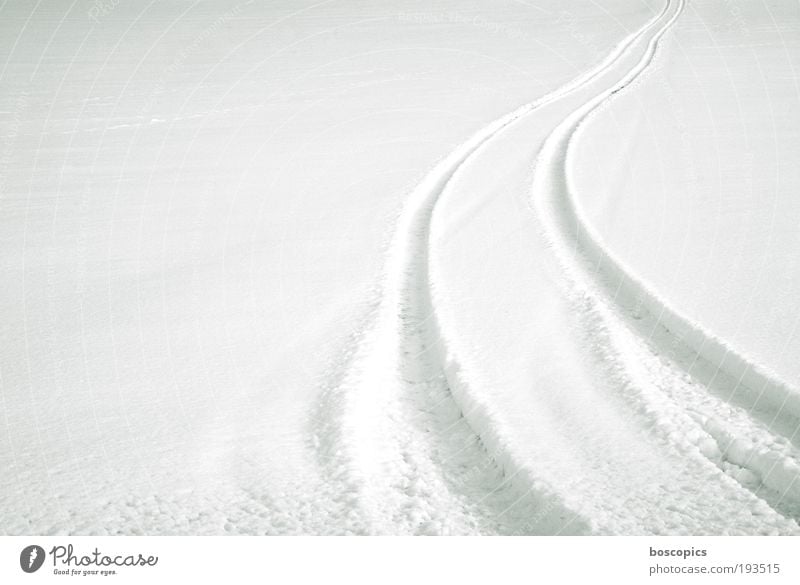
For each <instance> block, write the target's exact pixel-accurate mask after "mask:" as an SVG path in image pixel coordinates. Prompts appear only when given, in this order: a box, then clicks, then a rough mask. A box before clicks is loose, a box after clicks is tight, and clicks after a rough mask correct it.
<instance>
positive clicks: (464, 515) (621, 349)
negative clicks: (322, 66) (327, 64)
mask: <svg viewBox="0 0 800 585" xmlns="http://www.w3.org/2000/svg"><path fill="white" fill-rule="evenodd" d="M683 4H684V3H683V2H671V3H669V4H667V6H666V7H665V8H664V10H663V11H662V12H661V13H660V14H659V15H658V16H656V17H655V18H653V19H652V20H651V21H650V22H648V23H647V24H646V25H645V26H644V27H642V28H641V29H640V30H639V31H637V32H635V33H634V34H632V35H630V36H629V37H627V38H626V39H625V40H624V41H623V42H622V43H621V44H620V45H619V46H618V47H617V48H616V49H615V50H614V51H613V52H612V53H611V54H610V55H609V56H608V57H607V58H606V59H605V60H604V61H603V62H602V63H600V64H599V65H598V66H596V67H595V68H594V69H592V70H591V71H589V72H587V73H586V74H584V75H582V76H580V77H578V78H577V79H575V80H574V81H572V82H570V83H569V84H567V85H565V86H563V87H562V88H559V89H558V90H556V91H554V92H552V93H551V94H548V95H547V96H544V97H543V98H541V99H539V100H536V101H535V102H532V103H530V104H527V105H525V106H523V107H521V108H519V109H518V110H516V111H514V112H512V113H511V114H508V115H507V116H504V117H503V118H500V119H499V120H497V121H495V122H493V123H492V124H490V125H488V126H487V127H485V128H484V129H483V130H481V131H479V132H478V133H477V134H476V135H474V136H473V137H472V138H471V139H470V140H469V141H467V142H466V143H464V144H463V145H461V146H460V147H458V148H457V149H456V150H454V151H453V152H452V153H451V154H450V155H449V156H448V157H447V158H446V159H444V160H443V161H442V162H441V163H439V165H437V166H436V168H434V169H433V171H431V173H430V174H429V175H428V176H427V177H426V178H425V179H424V180H423V181H422V183H421V184H420V185H419V186H418V188H417V189H416V190H415V191H414V192H413V193H412V194H411V196H410V197H409V199H408V200H407V203H406V205H405V206H404V208H403V211H402V213H401V214H400V217H399V219H398V222H397V226H396V231H395V234H394V237H393V239H392V240H391V242H390V243H389V245H388V249H387V259H386V263H385V266H384V270H383V273H382V278H381V281H380V286H379V290H378V291H377V293H376V299H375V301H374V303H373V306H372V310H371V311H370V312H369V315H367V317H366V318H365V321H364V323H363V324H362V326H361V327H359V328H357V329H356V331H355V332H354V334H353V337H352V340H351V344H350V346H349V347H347V348H346V349H345V351H344V352H343V355H342V356H341V359H340V361H339V363H337V364H334V366H333V367H334V368H335V370H336V374H335V375H334V376H333V377H332V379H331V381H330V382H329V386H328V388H326V391H325V392H324V393H323V398H322V401H321V404H320V405H319V408H318V411H317V412H316V413H315V417H314V421H313V423H312V424H313V429H312V432H313V436H314V446H315V448H316V450H317V453H318V454H319V458H320V462H321V463H322V465H323V467H324V469H326V470H327V473H328V476H329V478H330V482H331V484H332V485H333V486H335V487H334V489H333V491H334V492H335V493H336V494H337V495H336V496H335V497H336V498H338V500H339V503H340V504H341V505H342V506H343V507H344V508H345V509H346V510H347V512H346V517H347V522H346V523H345V524H344V525H343V528H342V530H343V531H345V532H356V533H403V534H406V533H410V534H419V533H428V534H448V533H458V534H469V533H540V534H554V533H593V532H600V533H679V532H693V533H700V532H717V533H727V532H732V533H737V532H738V533H754V532H766V533H774V532H781V533H787V532H795V531H796V530H797V529H798V527H797V525H796V524H795V522H794V521H793V520H791V519H787V518H786V516H793V515H794V514H793V510H794V506H795V504H797V503H800V498H798V493H797V487H798V485H797V482H795V481H794V478H795V476H796V474H795V471H794V470H795V467H793V465H795V463H794V462H793V461H794V460H795V459H796V454H795V452H794V446H793V445H792V444H791V441H788V440H783V439H780V438H776V435H775V434H774V433H773V430H774V428H777V427H778V426H780V425H783V427H782V428H784V429H790V428H792V421H791V420H790V419H787V418H786V416H789V417H793V416H796V412H797V410H796V408H797V407H796V405H795V403H794V400H795V397H794V395H793V394H791V392H790V391H789V390H786V389H785V388H783V387H782V386H781V385H779V384H775V383H773V382H771V381H770V380H769V379H768V378H767V377H765V375H764V374H763V373H761V372H759V371H758V370H757V368H754V367H752V366H751V365H749V364H747V363H746V361H744V360H743V359H742V358H740V357H738V356H735V354H733V353H732V352H730V351H727V350H726V348H725V347H724V345H723V344H722V343H721V342H719V341H716V340H714V339H713V338H712V337H710V336H708V335H705V334H704V333H703V332H702V330H701V329H700V328H699V327H696V326H693V325H691V324H688V323H686V322H685V320H681V319H680V318H679V316H678V315H677V314H676V313H675V312H673V311H671V310H669V309H668V308H667V305H666V304H665V303H663V302H662V301H661V300H660V299H658V297H657V296H656V295H654V294H652V293H650V292H649V290H648V289H647V288H646V287H645V286H644V285H643V284H642V283H639V282H637V281H636V280H635V279H633V278H631V277H630V276H629V275H628V273H627V272H626V271H625V270H624V268H623V267H622V266H621V264H620V263H619V262H617V261H616V260H615V259H614V258H613V255H612V254H611V253H610V252H609V251H607V250H604V249H603V248H602V246H601V245H600V244H599V243H598V241H597V239H596V238H594V237H593V236H592V235H591V233H590V232H589V230H588V228H587V227H586V226H585V225H584V224H583V223H582V222H581V219H580V213H579V210H578V209H577V208H576V207H575V206H574V202H573V200H572V198H571V196H570V194H569V193H570V192H569V184H568V183H569V182H568V175H567V172H566V171H567V170H568V153H569V144H570V140H571V139H572V137H573V136H574V135H575V132H576V130H577V129H578V128H579V127H580V125H581V123H582V121H583V120H585V119H586V118H587V116H589V114H591V113H592V111H594V110H595V109H596V108H597V106H598V105H599V104H601V103H602V102H603V101H604V100H606V99H608V98H609V97H611V96H612V95H613V94H614V93H616V92H617V91H619V90H621V89H623V88H625V87H627V86H629V85H630V84H631V83H633V82H634V81H635V80H636V78H637V77H638V76H639V75H641V74H642V73H643V72H644V71H645V70H646V68H647V67H648V65H649V64H650V63H651V61H652V60H653V58H654V56H655V53H656V48H657V45H658V42H659V39H660V38H661V37H662V36H663V35H664V34H665V33H666V31H667V30H668V29H669V27H670V26H671V25H672V24H673V23H674V22H675V20H676V19H677V18H678V16H679V14H680V12H681V10H682V9H683ZM561 119H563V120H564V121H563V122H562V123H560V124H558V123H557V120H561ZM553 120H556V123H553ZM548 126H549V128H550V130H547V128H548ZM542 131H545V132H546V133H545V134H543V135H541V137H540V138H541V140H540V141H538V142H537V140H536V139H533V140H532V139H531V136H533V135H534V134H535V133H536V132H542ZM521 146H522V148H520V147H521ZM537 146H541V152H540V154H539V157H538V159H537V165H536V172H535V173H534V184H533V194H534V198H535V201H536V213H535V216H536V220H535V221H534V220H533V218H530V217H528V218H526V219H523V220H521V221H522V222H523V223H522V225H523V227H524V228H525V230H524V231H522V232H521V233H523V234H524V235H522V236H520V242H521V243H522V244H523V245H525V246H527V245H530V247H531V249H530V250H526V249H524V248H523V249H522V250H521V253H522V254H523V256H524V255H525V254H526V253H531V254H534V255H536V254H535V253H536V251H537V248H538V251H539V252H541V255H542V256H543V257H546V256H547V255H549V256H550V257H552V256H553V254H552V253H553V251H555V252H556V254H555V257H556V258H557V261H558V265H559V266H561V268H562V270H563V274H562V275H561V278H560V280H559V281H558V282H557V281H556V279H553V278H551V277H552V274H553V270H552V264H550V268H546V267H545V265H546V264H547V263H546V262H544V261H543V262H542V263H541V265H539V266H537V265H532V269H531V270H532V272H531V273H530V274H528V275H526V276H524V277H523V276H519V274H518V273H519V270H518V268H519V267H518V266H517V265H515V264H514V263H513V262H512V261H511V260H509V259H510V258H514V257H519V252H520V250H519V249H518V250H517V254H516V255H514V254H505V253H503V252H504V251H505V248H504V247H503V246H506V245H511V244H506V243H503V244H502V245H499V246H497V247H496V250H492V249H489V250H486V249H485V247H484V245H483V239H482V238H483V236H484V233H482V232H481V231H480V230H478V227H480V225H482V224H480V223H479V221H478V220H475V219H470V218H475V217H477V216H480V214H484V215H486V214H489V213H496V214H497V215H496V217H499V218H501V219H503V220H504V221H505V219H508V218H514V217H515V214H518V213H519V211H520V209H519V207H518V204H519V200H518V199H516V198H504V197H489V198H488V199H485V198H486V197H487V195H486V193H481V192H478V193H477V194H475V193H474V192H475V191H476V188H475V187H474V185H475V184H478V183H479V181H476V180H475V179H476V177H480V176H482V177H487V176H489V177H491V176H492V175H493V173H494V174H495V175H497V176H502V175H503V170H504V169H508V174H507V175H508V177H509V181H510V184H511V185H512V188H513V189H515V190H517V192H519V193H525V191H526V189H525V188H524V185H525V183H526V181H528V180H529V177H528V174H527V171H526V166H525V165H524V164H523V165H520V164H519V163H520V161H524V160H525V159H524V156H525V154H526V153H528V152H531V149H532V148H533V149H534V150H533V151H532V152H533V153H534V154H535V152H536V150H538V148H537ZM521 151H522V153H523V154H520V152H521ZM531 158H532V157H531ZM529 160H531V159H530V158H529V159H528V161H529ZM504 165H505V166H504ZM470 191H472V193H471V192H470ZM478 191H479V190H478ZM490 194H491V193H490ZM473 195H474V196H473ZM476 198H477V199H480V198H484V199H485V200H484V201H479V202H476ZM443 207H444V208H445V209H443ZM526 211H528V212H529V211H530V210H529V209H528V210H526ZM529 215H530V214H529ZM465 218H466V219H465ZM470 222H472V224H471V223H470ZM531 228H532V229H531ZM470 229H474V230H477V231H473V232H472V233H471V232H470ZM514 244H515V245H519V242H516V241H515V242H514ZM472 250H475V251H478V253H476V254H475V255H474V260H475V261H478V260H477V258H478V257H479V255H480V254H482V253H484V252H485V253H486V254H487V255H488V264H487V267H486V270H487V271H494V272H493V273H492V275H493V281H494V282H499V283H500V285H501V286H503V285H505V284H507V285H508V286H509V287H514V286H515V285H514V283H515V282H519V283H520V284H519V288H514V291H513V292H514V294H516V298H514V296H513V294H512V295H511V296H509V297H508V299H509V300H508V303H507V305H504V306H505V307H506V308H507V310H508V312H509V314H510V316H501V315H497V316H496V320H497V323H488V324H487V323H480V322H477V323H476V319H475V318H474V317H473V315H485V318H484V321H492V318H493V317H492V310H491V308H492V307H493V306H494V304H495V303H497V302H499V300H500V299H501V291H498V290H496V289H495V290H491V291H489V292H488V293H486V295H485V296H484V297H481V290H480V287H476V286H473V285H474V283H470V281H469V278H470V276H469V275H467V276H464V275H463V274H459V275H458V276H457V278H453V275H454V273H453V272H452V270H451V269H450V267H452V266H453V264H454V262H453V261H452V255H453V253H454V252H457V253H458V254H466V255H468V256H469V254H470V252H471V251H472ZM537 257H538V256H537ZM537 271H538V272H537ZM473 272H475V271H473ZM506 277H507V278H506ZM459 279H461V280H459ZM526 286H529V287H530V290H525V287H526ZM565 291H566V292H565ZM609 292H612V293H613V294H611V295H609V294H608V293H609ZM529 293H530V294H529ZM481 303H483V305H481ZM514 303H524V304H519V305H517V309H516V310H514V307H513V305H514ZM531 306H533V307H535V309H534V310H535V311H536V314H535V315H533V316H530V319H529V322H526V318H527V317H528V316H529V313H530V310H531V309H530V307H531ZM481 307H482V308H489V310H488V311H481V310H479V309H480V308H481ZM634 307H635V310H634ZM642 307H644V308H646V309H647V315H646V316H645V315H644V314H643V311H642V310H641V308H642ZM473 308H475V309H476V310H475V311H472V309H473ZM628 315H632V316H631V317H630V318H628V317H627V316H628ZM467 317H468V318H467ZM503 319H506V321H507V323H508V326H506V327H503V326H502V323H503V322H504V321H503ZM629 322H630V323H632V324H633V326H632V327H630V326H629V325H628V323H629ZM656 322H658V323H659V324H660V329H659V328H657V327H656V326H655V325H656ZM482 328H485V331H487V332H489V334H488V335H481V331H482ZM554 328H557V329H560V330H561V333H559V332H555V333H554V335H553V336H548V335H547V333H543V332H547V331H548V330H553V329H554ZM646 328H649V329H648V336H647V338H648V339H649V340H650V341H651V342H652V343H653V344H654V345H656V346H659V347H663V345H659V344H661V343H668V342H669V339H674V338H675V336H676V334H677V336H679V337H680V338H681V339H682V343H684V344H685V347H688V348H691V349H693V350H695V351H696V352H697V353H700V354H701V356H702V359H703V360H704V361H703V364H705V365H704V366H703V367H704V368H708V367H711V366H710V364H714V367H715V368H716V367H718V366H725V368H724V370H725V372H726V374H725V375H726V376H728V377H731V376H733V377H736V378H738V379H740V380H741V382H742V384H740V385H737V386H736V388H737V391H736V392H735V393H733V394H732V395H731V396H730V397H729V398H730V401H726V400H720V399H718V398H716V397H715V396H712V395H711V394H708V393H707V392H705V388H704V387H701V386H698V384H697V382H696V381H693V380H692V379H691V378H690V377H689V376H687V375H685V374H684V373H683V372H682V371H681V370H680V368H679V367H678V366H679V365H680V366H685V365H686V364H687V363H688V362H687V360H688V356H689V353H688V350H685V349H680V348H682V347H684V346H683V345H681V344H674V343H673V346H674V347H678V348H679V349H677V350H676V352H677V353H676V355H674V356H672V357H671V358H670V360H668V361H667V362H665V361H664V360H662V359H661V358H660V357H659V356H657V355H654V352H653V351H652V349H651V346H650V345H648V344H647V343H645V342H644V341H642V335H641V334H642V333H643V332H644V331H645V329H646ZM498 329H499V330H502V331H503V332H504V334H505V335H507V336H508V337H509V338H510V339H511V340H512V341H514V342H516V345H515V347H514V348H513V349H512V350H509V351H505V349H504V348H503V347H501V346H499V345H497V344H494V345H493V344H492V340H491V337H492V335H491V332H492V331H496V330H498ZM656 330H657V333H656ZM634 331H635V332H636V333H637V334H634ZM670 335H672V337H670ZM537 336H538V337H537ZM545 337H546V338H547V339H548V341H547V343H541V344H536V343H533V344H532V346H531V347H527V346H526V345H525V343H524V342H523V340H525V339H528V338H530V339H543V338H545ZM564 337H567V339H564ZM701 349H702V350H703V351H699V350H701ZM529 354H530V360H532V361H533V362H534V363H535V364H536V366H535V367H532V368H528V367H527V366H526V367H525V368H518V367H517V364H521V363H523V362H525V360H527V359H528V355H529ZM573 355H574V356H580V357H579V358H578V359H573V360H570V359H569V357H570V356H573ZM549 356H552V357H549ZM565 358H566V362H567V363H572V364H573V367H574V368H575V369H578V370H581V371H580V372H573V371H566V370H564V371H563V372H562V371H560V370H559V367H562V366H559V360H565ZM543 369H547V370H548V371H549V370H550V369H552V370H553V372H551V373H550V374H549V375H548V377H546V379H545V378H543V377H542V376H538V377H537V375H531V376H530V377H529V378H526V377H525V372H529V371H542V370H543ZM701 369H702V368H701ZM697 370H698V369H697V368H692V369H691V373H692V374H693V375H696V376H699V374H698V371H697ZM598 376H599V377H601V378H602V379H603V380H602V383H600V382H596V381H595V379H596V377H598ZM712 377H713V378H714V379H713V381H712V380H708V383H709V384H710V385H714V384H719V383H720V381H721V377H720V376H712ZM726 379H727V378H726ZM505 380H509V383H508V384H505V383H504V382H505ZM545 382H546V383H547V384H552V383H555V384H557V385H558V386H559V387H560V388H563V391H561V392H556V393H553V392H550V391H549V389H546V388H545ZM715 387H716V386H715ZM738 388H765V389H768V391H766V392H762V393H761V394H759V395H758V396H754V395H753V393H752V392H750V391H739V390H738ZM743 401H744V403H743ZM745 403H746V404H745ZM731 404H732V405H733V406H731ZM687 405H688V406H687ZM748 405H749V406H750V407H759V408H761V411H760V414H759V415H758V416H759V417H760V418H761V422H755V421H753V420H752V418H751V417H750V415H749V411H748V410H746V409H744V408H740V407H742V406H745V407H746V406H748ZM781 406H783V407H784V408H783V409H781V408H779V407H781ZM787 406H788V407H789V408H788V410H787V409H786V407H787ZM787 412H788V415H787V414H785V413H787ZM769 417H772V419H771V420H766V418H769ZM781 417H784V418H781ZM722 420H724V421H725V423H724V424H723V423H721V422H720V421H722ZM734 445H735V446H736V448H734Z"/></svg>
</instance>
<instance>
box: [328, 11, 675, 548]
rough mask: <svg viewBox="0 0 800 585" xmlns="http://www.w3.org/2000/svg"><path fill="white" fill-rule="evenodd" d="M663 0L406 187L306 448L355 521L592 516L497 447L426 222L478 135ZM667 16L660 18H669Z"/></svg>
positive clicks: (494, 130)
mask: <svg viewBox="0 0 800 585" xmlns="http://www.w3.org/2000/svg"><path fill="white" fill-rule="evenodd" d="M670 10H671V5H670V4H667V5H666V6H665V8H664V10H663V11H662V12H661V13H660V14H659V15H658V16H656V17H655V18H653V19H652V20H651V21H650V22H648V23H647V24H646V25H645V26H643V27H642V28H641V29H639V30H638V31H637V32H635V33H634V34H632V35H630V36H629V37H627V38H626V39H624V40H623V42H621V43H620V44H619V45H618V46H617V47H616V48H615V49H614V50H613V51H612V52H611V53H610V54H609V56H608V57H606V59H604V60H603V61H602V62H601V63H600V64H599V65H598V66H596V67H595V68H593V69H591V70H590V71H588V72H587V73H585V74H584V75H581V76H579V77H578V78H576V79H575V80H574V81H572V82H570V83H568V84H566V85H565V86H563V87H561V88H559V89H557V90H555V91H554V92H552V93H550V94H548V95H546V96H544V97H542V98H540V99H538V100H536V101H534V102H532V103H530V104H526V105H525V106H522V107H521V108H519V109H517V110H515V111H514V112H512V113H510V114H508V115H506V116H503V117H502V118H500V119H498V120H496V121H495V122H493V123H491V124H489V125H488V126H486V127H485V128H484V129H483V130H481V131H479V132H478V133H476V134H475V135H474V136H473V137H472V138H471V139H469V140H468V141H467V142H465V143H464V144H463V145H462V146H460V147H459V148H457V149H455V150H454V151H453V152H452V153H451V154H450V155H449V156H448V157H446V158H445V159H444V160H443V161H442V162H441V163H439V164H438V165H437V166H436V167H435V168H434V169H433V170H432V171H431V173H429V175H428V176H427V177H426V178H425V179H424V180H423V182H422V183H421V184H420V185H419V186H418V187H417V189H416V190H415V191H414V192H413V193H412V194H411V196H410V197H409V199H408V200H407V202H406V205H405V206H404V208H403V210H402V212H401V215H400V217H399V219H398V222H397V225H396V230H395V234H394V237H393V239H392V241H391V243H390V245H389V248H388V251H387V259H386V264H385V267H384V271H383V275H382V279H381V284H380V290H379V293H378V295H377V299H376V301H375V303H374V306H373V310H372V311H371V312H370V315H369V316H368V319H367V321H366V323H365V326H364V327H363V329H361V330H360V331H359V332H358V334H357V335H356V336H355V337H354V339H353V344H352V346H351V347H350V348H348V349H347V350H346V353H345V355H344V356H343V358H344V359H343V361H344V365H342V366H339V367H337V371H336V374H334V376H333V377H332V378H331V381H330V383H329V386H328V388H326V389H325V392H324V393H323V398H322V402H321V404H320V405H319V409H318V412H317V413H315V417H314V420H315V423H314V428H313V436H314V447H315V448H316V449H317V452H318V454H319V460H320V462H321V464H322V465H323V467H324V468H325V469H326V470H327V472H328V474H329V476H330V477H331V480H332V481H333V483H334V484H335V485H337V486H339V487H340V488H341V489H340V491H339V494H340V495H339V496H337V498H338V501H339V503H340V504H342V505H343V506H344V507H345V508H347V509H348V510H349V512H348V514H349V517H350V520H351V521H352V522H351V523H350V525H351V526H353V527H354V528H353V531H355V532H367V533H412V534H415V533H430V534H442V533H461V534H463V533H487V532H488V533H543V534H552V533H586V532H591V531H592V530H593V526H592V522H593V520H592V519H591V518H588V517H584V516H582V515H580V514H578V513H576V511H575V509H573V508H572V507H571V506H570V505H569V504H568V503H567V502H566V501H565V499H564V497H563V495H562V494H559V493H558V492H557V491H555V490H554V489H552V488H551V487H550V486H549V485H548V484H547V482H545V481H543V480H542V479H541V478H539V477H536V476H535V475H534V474H532V473H531V472H530V471H529V467H528V466H526V465H523V464H522V462H520V461H517V460H515V456H514V455H513V454H512V453H510V452H508V451H506V450H505V449H504V445H503V440H502V438H501V437H499V436H498V435H497V433H496V430H495V429H494V428H493V426H492V420H491V417H489V416H488V414H487V412H486V409H485V407H484V406H483V405H482V404H481V403H480V401H479V400H477V399H476V397H475V396H474V394H473V393H472V392H471V390H470V389H469V388H468V387H467V386H466V385H465V383H464V381H463V380H462V378H461V376H460V375H459V366H458V363H457V362H456V361H455V358H454V357H453V356H452V355H449V354H448V348H447V345H446V343H444V341H443V337H442V335H441V332H440V329H439V323H438V319H437V315H436V311H435V310H434V307H433V304H432V300H431V289H430V282H429V275H428V270H429V266H428V264H429V246H430V241H429V240H430V225H431V217H432V214H433V210H434V208H435V206H436V204H437V201H438V200H439V198H440V196H441V195H442V193H443V192H444V191H445V190H446V188H447V186H448V184H449V183H450V181H451V180H452V179H453V177H454V176H455V175H456V174H457V173H458V171H459V170H460V169H462V168H463V167H464V166H465V165H466V164H468V163H469V162H470V160H471V159H472V157H474V156H475V155H476V154H477V153H479V152H480V149H481V147H482V146H484V145H485V144H487V143H488V142H489V141H490V140H492V139H493V138H494V137H496V136H498V135H499V134H500V133H502V132H503V131H504V130H505V129H507V128H508V127H509V126H511V125H512V124H514V123H515V122H517V121H519V120H521V119H523V118H525V117H526V116H527V115H529V114H531V113H532V112H535V111H537V110H538V109H539V108H541V107H543V106H545V105H548V104H551V103H554V102H556V101H557V100H559V99H561V98H563V97H565V96H567V95H570V94H572V93H573V92H575V91H578V90H581V89H583V88H585V87H587V86H588V85H589V84H591V83H592V82H594V81H596V80H597V79H598V78H599V77H600V76H602V75H604V74H606V73H607V72H609V71H613V69H614V66H615V65H617V64H618V62H619V61H620V60H621V58H622V57H628V56H629V55H628V53H629V51H630V49H631V48H632V47H634V46H636V45H637V43H639V42H640V41H641V40H642V39H643V38H644V37H645V36H646V35H648V34H651V33H653V31H656V33H653V34H659V33H660V32H661V31H663V30H665V26H664V24H663V23H664V21H665V19H667V18H668V16H669V14H670ZM672 20H674V17H673V18H672V19H670V20H669V21H668V24H669V23H671V22H672Z"/></svg>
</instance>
